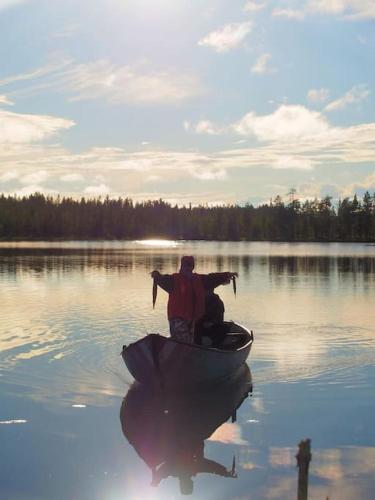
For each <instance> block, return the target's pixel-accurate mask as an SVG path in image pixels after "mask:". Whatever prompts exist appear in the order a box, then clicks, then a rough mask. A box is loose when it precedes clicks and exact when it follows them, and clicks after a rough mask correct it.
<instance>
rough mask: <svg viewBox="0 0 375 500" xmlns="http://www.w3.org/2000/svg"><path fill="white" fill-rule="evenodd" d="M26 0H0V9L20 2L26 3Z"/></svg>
mask: <svg viewBox="0 0 375 500" xmlns="http://www.w3.org/2000/svg"><path fill="white" fill-rule="evenodd" d="M27 1H28V0H0V10H3V9H8V8H9V7H14V6H16V5H18V4H20V3H26V2H27Z"/></svg>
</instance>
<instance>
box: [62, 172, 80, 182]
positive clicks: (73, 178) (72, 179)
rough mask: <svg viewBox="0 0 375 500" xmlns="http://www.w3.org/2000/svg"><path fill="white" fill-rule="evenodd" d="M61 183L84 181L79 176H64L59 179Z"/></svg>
mask: <svg viewBox="0 0 375 500" xmlns="http://www.w3.org/2000/svg"><path fill="white" fill-rule="evenodd" d="M60 180H62V181H63V182H80V181H83V180H84V177H83V175H81V174H65V175H62V176H61V177H60Z"/></svg>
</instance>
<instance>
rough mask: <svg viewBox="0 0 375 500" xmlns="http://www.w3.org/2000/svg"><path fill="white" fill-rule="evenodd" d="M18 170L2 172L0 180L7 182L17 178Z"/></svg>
mask: <svg viewBox="0 0 375 500" xmlns="http://www.w3.org/2000/svg"><path fill="white" fill-rule="evenodd" d="M18 177H19V176H18V172H16V171H15V170H11V171H9V172H4V173H3V174H1V175H0V182H3V183H4V182H9V181H14V180H15V179H18Z"/></svg>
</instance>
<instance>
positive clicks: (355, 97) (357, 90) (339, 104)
mask: <svg viewBox="0 0 375 500" xmlns="http://www.w3.org/2000/svg"><path fill="white" fill-rule="evenodd" d="M369 95H370V91H369V89H368V88H367V86H366V85H356V86H355V87H353V88H351V89H350V90H349V91H348V92H346V94H345V95H343V96H342V97H340V98H339V99H336V100H335V101H332V102H330V103H329V104H327V106H326V107H325V110H326V111H336V110H338V109H344V108H346V107H347V106H349V105H350V104H357V103H359V102H361V101H363V100H364V99H366V98H367V97H368V96H369Z"/></svg>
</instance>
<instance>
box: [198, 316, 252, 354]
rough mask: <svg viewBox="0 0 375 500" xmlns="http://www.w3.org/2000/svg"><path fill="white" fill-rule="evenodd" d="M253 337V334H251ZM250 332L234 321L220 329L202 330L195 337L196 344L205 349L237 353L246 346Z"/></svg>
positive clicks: (226, 322) (226, 323)
mask: <svg viewBox="0 0 375 500" xmlns="http://www.w3.org/2000/svg"><path fill="white" fill-rule="evenodd" d="M250 335H251V337H252V332H251V334H250ZM251 337H250V336H249V332H248V331H247V330H246V329H245V328H243V327H242V326H241V325H238V324H237V323H234V322H233V321H224V322H223V324H222V325H220V326H219V327H217V326H215V327H211V328H207V329H205V328H202V329H200V330H199V331H198V332H196V335H195V343H196V344H198V345H202V346H205V347H214V348H216V349H222V350H224V351H235V350H237V349H239V348H240V347H243V346H244V345H246V344H247V343H248V342H249V340H250V338H251Z"/></svg>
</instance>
